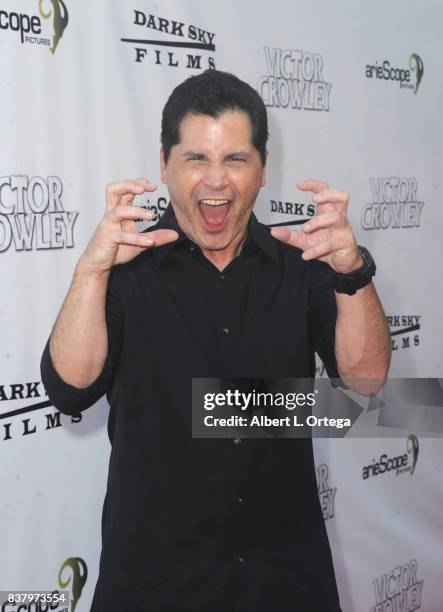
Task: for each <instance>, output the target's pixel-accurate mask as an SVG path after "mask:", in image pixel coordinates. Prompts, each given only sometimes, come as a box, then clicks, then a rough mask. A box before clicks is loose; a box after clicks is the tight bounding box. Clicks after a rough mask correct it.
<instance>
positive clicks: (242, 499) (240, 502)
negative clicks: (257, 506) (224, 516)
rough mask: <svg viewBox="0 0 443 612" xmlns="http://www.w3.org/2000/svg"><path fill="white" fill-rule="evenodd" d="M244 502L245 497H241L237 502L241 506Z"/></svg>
mask: <svg viewBox="0 0 443 612" xmlns="http://www.w3.org/2000/svg"><path fill="white" fill-rule="evenodd" d="M244 501H245V498H244V497H240V496H239V497H237V502H238V503H239V504H243V503H244Z"/></svg>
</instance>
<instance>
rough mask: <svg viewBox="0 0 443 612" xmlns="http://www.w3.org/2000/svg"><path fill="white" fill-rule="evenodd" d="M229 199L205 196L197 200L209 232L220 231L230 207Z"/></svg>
mask: <svg viewBox="0 0 443 612" xmlns="http://www.w3.org/2000/svg"><path fill="white" fill-rule="evenodd" d="M231 204H232V202H231V200H227V199H221V198H217V199H216V198H206V199H203V200H199V203H198V208H199V211H200V214H201V216H202V218H203V221H204V223H205V225H206V228H207V229H208V230H209V231H210V232H220V231H221V230H222V229H223V228H224V226H225V224H226V220H227V218H228V215H229V211H230V209H231Z"/></svg>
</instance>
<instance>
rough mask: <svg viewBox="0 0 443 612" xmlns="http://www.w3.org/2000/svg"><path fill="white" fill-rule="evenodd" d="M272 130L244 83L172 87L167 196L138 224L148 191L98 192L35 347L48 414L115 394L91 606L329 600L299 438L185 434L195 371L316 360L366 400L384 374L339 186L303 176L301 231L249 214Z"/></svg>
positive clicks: (321, 607)
mask: <svg viewBox="0 0 443 612" xmlns="http://www.w3.org/2000/svg"><path fill="white" fill-rule="evenodd" d="M267 136H268V132H267V117H266V109H265V106H264V104H263V102H262V100H261V99H260V97H259V96H258V94H257V93H256V92H255V91H254V90H253V89H252V88H251V87H249V86H248V85H247V84H246V83H244V82H242V81H240V80H239V79H237V78H236V77H234V76H232V75H229V74H226V73H223V72H219V71H215V70H213V71H207V72H205V73H203V74H200V75H198V76H195V77H191V78H190V79H187V80H186V81H185V82H184V83H182V84H181V85H179V86H178V87H177V88H176V89H175V90H174V91H173V92H172V94H171V96H170V98H169V100H168V102H167V104H166V106H165V108H164V110H163V119H162V149H161V178H162V181H163V182H164V183H165V184H166V185H167V186H168V190H169V194H170V197H171V204H172V206H171V205H170V206H169V208H168V210H167V211H166V212H165V214H164V216H163V217H162V218H161V220H160V221H159V222H158V223H157V225H156V226H155V227H154V229H153V230H150V231H148V232H146V233H139V232H138V231H137V228H136V225H135V220H136V219H138V218H140V217H142V218H146V219H150V218H151V214H150V213H149V212H147V211H142V210H141V209H140V208H136V207H133V206H132V202H133V199H134V197H135V196H136V195H139V194H142V193H143V192H145V191H154V190H155V188H156V187H155V185H154V184H153V183H151V182H150V181H148V180H146V179H138V180H134V181H132V180H127V181H123V182H119V183H114V184H112V185H110V186H109V187H108V190H107V210H106V213H105V216H104V217H103V219H102V221H101V222H100V224H99V226H98V227H97V229H96V231H95V233H94V235H93V237H92V239H91V241H90V242H89V244H88V246H87V248H86V250H85V252H84V253H83V254H82V256H81V257H80V260H79V262H78V264H77V266H76V270H75V273H74V276H73V280H72V285H71V287H70V289H69V292H68V294H67V296H66V299H65V302H64V304H63V306H62V309H61V311H60V314H59V316H58V318H57V321H56V323H55V326H54V329H53V331H52V334H51V337H50V341H49V342H48V345H47V346H46V349H45V352H44V355H43V359H42V376H43V380H44V383H45V386H46V389H47V391H48V394H49V397H50V398H51V399H52V401H53V402H54V405H55V406H56V407H57V408H59V409H60V410H62V411H63V412H66V413H67V414H72V413H75V412H78V411H80V410H84V409H85V408H87V407H88V406H90V405H91V404H92V403H94V402H95V401H96V400H97V399H98V398H99V397H100V396H101V395H103V394H104V393H107V396H108V399H109V402H110V416H109V435H110V440H111V444H112V450H111V457H110V467H109V478H108V488H107V493H106V499H105V503H104V508H103V524H102V537H103V549H102V555H101V561H100V573H99V579H98V583H97V587H96V590H95V595H94V601H93V606H92V609H93V610H94V611H98V610H99V611H106V612H110V611H113V610H115V611H117V610H125V611H126V610H140V611H144V610H146V611H149V612H151V611H152V612H156V611H163V610H164V611H167V612H179V611H191V610H192V611H193V612H195V611H198V612H230V611H234V610H235V611H237V610H238V611H241V612H265V611H266V612H269V611H270V610H277V611H278V612H286V611H288V612H289V611H290V610H291V611H295V610H297V611H301V610H303V611H309V612H316V611H319V612H320V611H321V612H336V611H338V610H340V607H339V599H338V594H337V589H336V584H335V578H334V570H333V565H332V560H331V554H330V549H329V544H328V541H327V536H326V530H325V526H324V522H323V518H322V514H321V510H320V505H319V500H318V496H317V490H316V483H315V472H314V463H313V454H312V442H311V440H309V439H297V440H295V439H246V438H235V439H217V440H214V439H209V440H206V439H197V438H192V434H191V385H192V379H193V378H196V377H223V378H238V377H243V378H248V377H250V378H257V377H262V376H266V377H273V376H275V377H305V378H307V377H313V376H314V374H315V363H314V352H315V351H317V352H318V353H319V354H320V356H321V357H322V358H323V360H324V362H325V365H326V367H327V369H328V373H329V374H330V376H341V378H342V379H343V380H344V381H346V382H347V384H349V385H350V386H353V388H357V389H358V390H360V391H362V392H365V393H367V394H371V393H374V392H376V391H377V390H378V388H379V387H380V385H381V384H382V382H383V380H384V379H385V377H386V374H387V369H388V364H389V358H390V353H389V339H388V334H387V328H386V323H385V319H384V316H383V312H382V309H381V306H380V303H379V301H378V298H377V296H376V293H375V290H374V288H373V286H372V283H371V282H370V278H371V270H370V268H371V265H370V261H369V256H368V255H367V254H366V253H365V252H363V257H364V259H365V261H363V259H362V253H361V251H360V250H359V248H358V247H357V245H356V242H355V238H354V236H353V233H352V230H351V228H350V226H349V223H348V220H347V217H346V209H347V203H348V196H347V194H346V193H344V192H341V191H338V190H335V189H330V188H329V187H328V186H327V185H326V184H325V183H322V182H321V181H317V180H310V181H304V182H302V183H300V184H299V187H300V189H302V190H305V191H313V192H314V194H315V195H314V197H313V200H314V202H315V203H316V204H317V215H316V216H315V217H314V218H312V219H311V220H309V221H308V222H307V223H306V224H305V225H304V226H303V228H302V231H301V232H292V231H290V230H287V229H278V230H277V229H274V230H273V231H272V235H271V233H270V232H269V230H268V228H266V227H265V226H263V225H261V224H260V223H259V222H258V221H257V219H256V218H255V216H254V215H253V214H252V209H253V206H254V203H255V201H256V198H257V195H258V193H259V190H260V188H261V187H262V186H263V185H264V183H265V171H266V155H267V153H266V141H267ZM318 260H321V261H318ZM324 262H327V263H324ZM327 264H329V266H328V265H327ZM331 269H332V270H333V272H332V273H331ZM368 271H369V272H368ZM332 283H333V284H334V286H335V288H336V291H335V292H334V290H333V286H332ZM343 290H345V291H348V293H343V292H342V291H343ZM283 322H284V325H282V323H283ZM360 379H361V380H360ZM359 381H360V382H359ZM377 381H378V382H377Z"/></svg>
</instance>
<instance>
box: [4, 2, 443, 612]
mask: <svg viewBox="0 0 443 612" xmlns="http://www.w3.org/2000/svg"><path fill="white" fill-rule="evenodd" d="M442 23H443V5H442V4H441V3H440V2H439V0H426V1H424V2H421V3H420V2H413V1H412V0H391V1H390V2H382V1H380V0H377V1H374V2H370V3H368V2H363V1H358V0H357V1H356V0H340V1H339V0H335V1H330V0H309V1H308V0H300V1H299V2H290V1H289V0H277V1H274V2H260V3H257V2H253V1H252V0H243V1H242V2H234V0H225V1H224V2H218V3H216V2H202V1H201V0H186V2H185V1H183V0H182V1H179V0H165V1H163V2H158V3H156V2H153V1H150V0H136V1H135V0H134V2H131V1H125V2H123V1H119V2H117V1H116V2H105V1H104V0H95V1H94V2H90V1H88V0H76V1H74V0H63V1H62V0H2V2H1V4H0V92H1V95H0V108H1V113H0V134H1V146H0V270H1V300H0V313H1V320H0V338H1V340H0V343H1V344H0V346H1V350H0V478H1V489H0V490H1V497H0V507H1V510H0V529H1V544H2V545H1V553H0V590H5V589H26V590H34V589H60V588H61V587H62V586H63V585H67V587H66V588H68V589H69V590H70V592H71V595H72V596H73V597H74V600H75V602H76V607H75V609H76V611H77V612H83V611H86V610H89V606H90V601H91V597H92V593H93V589H94V586H95V580H96V576H97V570H98V560H99V553H100V520H101V508H102V502H103V497H104V492H105V484H106V474H107V462H108V457H109V442H108V439H107V432H106V420H107V405H106V401H105V400H101V401H100V402H98V404H97V405H96V406H94V407H92V408H91V409H89V410H87V411H86V412H84V413H83V414H82V415H81V416H79V417H77V418H70V417H67V416H64V415H60V414H59V413H58V412H57V411H56V410H55V409H54V408H53V407H51V405H50V402H49V401H48V398H47V397H46V395H45V390H44V388H43V386H42V383H41V381H40V373H39V363H40V355H41V352H42V349H43V346H44V344H45V341H46V339H47V336H48V334H49V332H50V329H51V326H52V324H53V322H54V320H55V317H56V314H57V312H58V309H59V307H60V305H61V302H62V300H63V297H64V295H65V293H66V290H67V288H68V286H69V282H70V277H71V274H72V271H73V268H74V265H75V262H76V260H77V259H78V257H79V255H80V253H81V252H82V250H83V248H84V247H85V245H86V243H87V241H88V238H89V237H90V235H91V233H92V231H93V229H94V227H95V225H96V224H97V223H98V221H99V219H100V217H101V215H102V211H103V207H104V188H105V185H106V183H108V182H111V181H114V180H117V179H120V178H125V177H139V176H146V177H148V178H150V179H151V180H153V181H154V182H157V184H159V185H160V187H159V189H158V191H157V192H156V193H153V194H146V196H145V197H144V198H140V201H139V202H138V203H139V204H144V205H147V206H150V207H152V208H153V209H155V210H156V211H157V212H158V214H159V215H161V214H162V211H163V209H164V208H165V206H166V204H167V202H168V193H167V191H166V190H165V187H164V186H163V185H161V183H160V181H159V134H160V117H161V109H162V106H163V104H164V103H165V101H166V98H167V96H168V95H169V93H170V91H171V90H172V88H173V87H174V86H175V85H177V84H178V83H179V82H180V81H182V80H183V79H184V78H186V77H187V76H189V75H192V74H196V73H197V72H198V71H201V70H203V69H206V68H212V67H217V68H219V69H222V70H227V71H230V72H234V73H236V74H237V75H238V76H240V77H241V78H243V79H244V80H246V81H248V82H249V83H250V84H251V85H253V86H254V87H256V88H257V90H258V91H259V93H260V94H261V96H262V97H263V99H264V101H265V103H266V105H267V107H268V111H269V120H270V143H269V150H270V157H269V175H268V184H267V186H266V187H265V188H264V189H263V190H262V192H261V195H260V197H259V201H258V202H257V206H256V212H257V215H258V217H259V218H260V219H261V220H262V221H264V222H265V223H268V224H275V223H292V224H293V225H294V227H296V226H297V224H298V223H300V222H301V221H303V220H305V219H307V218H309V217H310V216H312V215H313V213H314V209H313V206H312V204H311V203H310V199H309V197H308V196H307V195H306V194H303V193H301V192H298V191H297V189H296V186H295V185H296V182H297V181H299V180H301V179H303V178H308V177H318V178H322V179H324V180H326V181H327V182H329V183H330V184H331V185H334V186H337V187H341V188H344V189H346V190H347V191H349V192H350V193H351V205H350V217H351V221H352V223H353V227H354V229H355V232H356V234H357V237H358V241H359V242H360V243H361V244H364V245H366V246H367V247H368V248H369V249H370V251H371V252H372V253H373V255H374V257H375V259H376V262H377V265H378V271H377V275H376V286H377V289H378V291H379V293H380V295H381V297H382V301H383V304H384V307H385V311H386V314H387V316H388V320H389V324H390V328H391V332H392V348H393V349H394V350H393V363H392V369H391V376H392V377H406V376H409V377H432V378H434V377H435V378H438V377H439V376H440V374H441V372H442V351H441V342H442V324H441V315H439V314H438V313H439V312H440V307H439V306H438V305H439V304H440V303H441V301H442V299H443V280H442V274H441V270H440V262H441V255H442V248H441V232H442V230H441V228H442V227H443V209H442V206H441V201H440V200H441V189H442V188H443V184H442V176H443V172H442V171H443V164H442V141H443V130H442V110H441V109H442V108H443V63H442V57H443V38H442V35H441V25H442ZM442 410H443V407H442ZM315 452H316V466H317V475H318V488H319V495H320V498H321V502H322V507H323V510H324V517H325V520H326V524H327V528H328V532H329V535H330V539H331V546H332V549H333V556H334V563H335V568H336V573H337V578H338V583H339V590H340V597H341V602H342V607H343V610H344V612H400V611H404V612H412V611H413V610H421V611H422V612H441V611H442V610H443V587H442V584H443V553H442V551H443V511H442V508H443V479H442V469H441V464H442V459H443V441H442V440H441V439H432V438H428V437H420V435H419V434H418V433H417V432H414V431H412V430H411V431H406V430H405V432H404V436H400V437H395V438H394V437H392V436H391V435H390V434H389V430H385V429H384V430H383V431H382V432H381V434H380V437H377V438H373V439H358V440H356V439H354V440H352V439H350V440H329V441H324V440H323V441H319V440H317V441H316V442H315ZM403 456H406V459H405V461H406V463H407V469H403V470H399V469H397V468H395V467H394V469H390V468H392V467H393V466H396V465H397V463H398V461H396V460H395V458H396V457H403ZM389 460H391V461H389ZM377 463H379V464H380V466H379V467H380V469H379V470H377V469H374V467H373V466H374V465H375V464H377ZM402 463H404V461H402ZM371 466H372V467H371ZM11 609H12V608H11Z"/></svg>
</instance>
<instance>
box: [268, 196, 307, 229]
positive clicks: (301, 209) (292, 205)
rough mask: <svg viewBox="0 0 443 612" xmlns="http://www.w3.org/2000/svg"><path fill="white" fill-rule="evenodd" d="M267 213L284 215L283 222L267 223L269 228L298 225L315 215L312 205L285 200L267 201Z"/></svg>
mask: <svg viewBox="0 0 443 612" xmlns="http://www.w3.org/2000/svg"><path fill="white" fill-rule="evenodd" d="M269 212H270V213H272V214H273V215H284V217H283V218H284V219H285V221H281V222H279V223H268V226H269V227H278V226H282V225H300V224H302V223H304V222H305V221H306V220H307V219H309V218H310V217H313V216H314V215H315V206H314V204H305V203H303V202H287V201H286V200H269Z"/></svg>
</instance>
